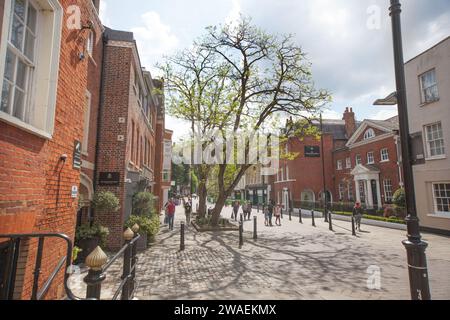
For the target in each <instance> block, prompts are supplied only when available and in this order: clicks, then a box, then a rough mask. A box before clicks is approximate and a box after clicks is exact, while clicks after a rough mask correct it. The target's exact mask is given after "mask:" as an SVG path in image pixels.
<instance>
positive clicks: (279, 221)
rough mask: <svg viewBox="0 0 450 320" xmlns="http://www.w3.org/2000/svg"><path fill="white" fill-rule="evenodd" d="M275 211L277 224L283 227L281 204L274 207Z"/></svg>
mask: <svg viewBox="0 0 450 320" xmlns="http://www.w3.org/2000/svg"><path fill="white" fill-rule="evenodd" d="M274 212H275V224H276V225H277V226H279V227H281V205H280V204H277V205H276V206H275V208H274Z"/></svg>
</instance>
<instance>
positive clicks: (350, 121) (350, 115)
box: [342, 108, 356, 139]
mask: <svg viewBox="0 0 450 320" xmlns="http://www.w3.org/2000/svg"><path fill="white" fill-rule="evenodd" d="M342 120H345V132H346V134H347V139H350V137H351V136H352V135H353V134H354V133H355V131H356V120H355V113H354V112H353V108H345V112H344V118H343V119H342Z"/></svg>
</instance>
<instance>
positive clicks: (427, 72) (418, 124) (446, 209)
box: [405, 37, 450, 234]
mask: <svg viewBox="0 0 450 320" xmlns="http://www.w3.org/2000/svg"><path fill="white" fill-rule="evenodd" d="M405 74H406V87H407V98H408V114H409V125H410V132H411V134H412V136H413V139H412V149H413V150H412V153H413V158H414V160H413V161H414V162H413V164H414V165H413V168H414V169H413V170H414V182H415V191H416V192H415V194H416V202H417V211H418V215H419V218H420V224H421V226H422V227H423V228H424V229H425V230H430V231H436V232H442V231H443V232H444V233H447V234H448V233H450V37H447V38H446V39H444V40H443V41H441V42H440V43H438V44H436V45H435V46H433V47H432V48H430V49H428V50H426V51H425V52H423V53H421V54H420V55H418V56H417V57H415V58H413V59H411V60H410V61H408V62H407V63H406V64H405Z"/></svg>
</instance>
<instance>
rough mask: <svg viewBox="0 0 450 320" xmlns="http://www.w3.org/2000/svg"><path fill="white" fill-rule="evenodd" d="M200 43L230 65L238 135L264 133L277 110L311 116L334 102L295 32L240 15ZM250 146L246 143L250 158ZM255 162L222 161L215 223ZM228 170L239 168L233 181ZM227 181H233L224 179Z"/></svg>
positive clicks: (213, 29)
mask: <svg viewBox="0 0 450 320" xmlns="http://www.w3.org/2000/svg"><path fill="white" fill-rule="evenodd" d="M201 46H202V48H204V49H205V50H207V51H208V52H211V53H212V54H214V56H215V57H216V58H215V59H216V61H217V62H218V63H221V64H223V65H226V66H228V68H229V69H230V72H229V77H230V81H232V83H233V85H234V86H235V87H234V88H233V89H234V90H233V92H234V95H233V97H232V102H233V105H236V106H237V107H235V108H234V113H233V114H232V128H231V129H232V130H233V131H234V132H235V133H238V132H239V130H242V129H243V128H244V127H248V126H249V125H250V126H251V128H252V129H253V130H254V131H255V132H256V131H260V130H261V129H262V128H264V126H265V125H266V124H267V122H268V121H269V120H270V119H271V118H272V116H273V115H274V114H276V113H282V114H285V115H290V116H295V117H301V118H308V117H310V116H312V115H314V114H316V113H317V112H318V110H320V108H322V107H323V106H324V105H325V104H326V103H327V102H329V101H330V95H329V93H328V92H327V91H326V90H318V89H316V88H315V86H314V82H313V79H312V74H311V65H310V63H309V62H308V61H307V59H306V57H305V53H304V52H303V51H302V49H301V48H300V47H299V46H297V45H296V44H295V42H294V39H293V37H292V35H282V36H275V35H270V34H268V33H266V32H264V31H263V30H261V29H259V28H257V27H255V26H253V25H252V24H251V21H250V19H248V18H241V19H240V21H238V22H237V23H231V24H228V25H225V26H222V27H210V28H208V34H207V35H206V36H205V37H204V38H203V39H202V42H201ZM249 144H250V141H247V144H246V147H245V155H246V158H248V156H249V152H250V145H249ZM250 166H251V164H250V163H247V164H243V165H238V166H234V165H232V166H230V165H227V164H220V165H219V171H218V174H217V185H218V187H219V197H218V199H217V203H216V206H215V208H214V211H213V219H212V223H213V224H217V223H218V221H219V217H220V213H221V211H222V209H223V206H224V204H225V201H226V199H227V198H228V197H229V196H230V195H231V193H232V192H233V190H234V189H235V187H236V185H237V184H238V183H239V181H240V180H241V178H242V177H243V176H244V174H245V172H246V171H247V169H248V168H249V167H250ZM229 171H233V172H234V174H233V176H234V179H229V178H227V179H225V177H229V176H230V172H229ZM227 180H228V181H230V182H229V183H225V182H226V181H227Z"/></svg>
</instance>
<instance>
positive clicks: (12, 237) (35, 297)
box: [0, 233, 80, 300]
mask: <svg viewBox="0 0 450 320" xmlns="http://www.w3.org/2000/svg"><path fill="white" fill-rule="evenodd" d="M45 238H59V239H62V240H64V241H65V242H66V244H67V254H66V257H63V258H62V259H61V260H60V261H59V263H58V264H57V266H56V268H55V269H54V270H53V272H52V273H51V275H50V277H49V278H48V279H47V281H46V282H45V284H44V286H43V288H42V289H41V290H40V291H39V292H38V291H37V287H38V283H39V275H40V263H41V258H42V248H43V241H44V239H45ZM0 239H9V240H10V241H14V242H17V241H20V240H21V239H39V245H38V255H37V257H36V263H35V272H34V279H33V288H32V300H40V299H42V297H44V296H45V295H46V294H47V292H48V290H49V289H50V287H51V284H52V283H53V281H54V280H55V278H56V276H57V274H58V273H59V272H60V271H61V269H62V267H63V266H64V263H65V270H64V289H65V291H66V294H67V296H68V297H69V298H70V299H71V300H80V299H79V298H78V297H76V296H75V295H74V294H73V293H72V291H71V290H70V288H69V286H68V281H69V277H70V274H69V273H68V272H67V270H68V269H69V268H70V266H71V265H72V250H73V244H72V240H71V239H70V238H69V237H68V236H67V235H65V234H61V233H32V234H29V233H25V234H0ZM19 243H20V242H19ZM17 250H19V248H17ZM10 280H11V279H10Z"/></svg>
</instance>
